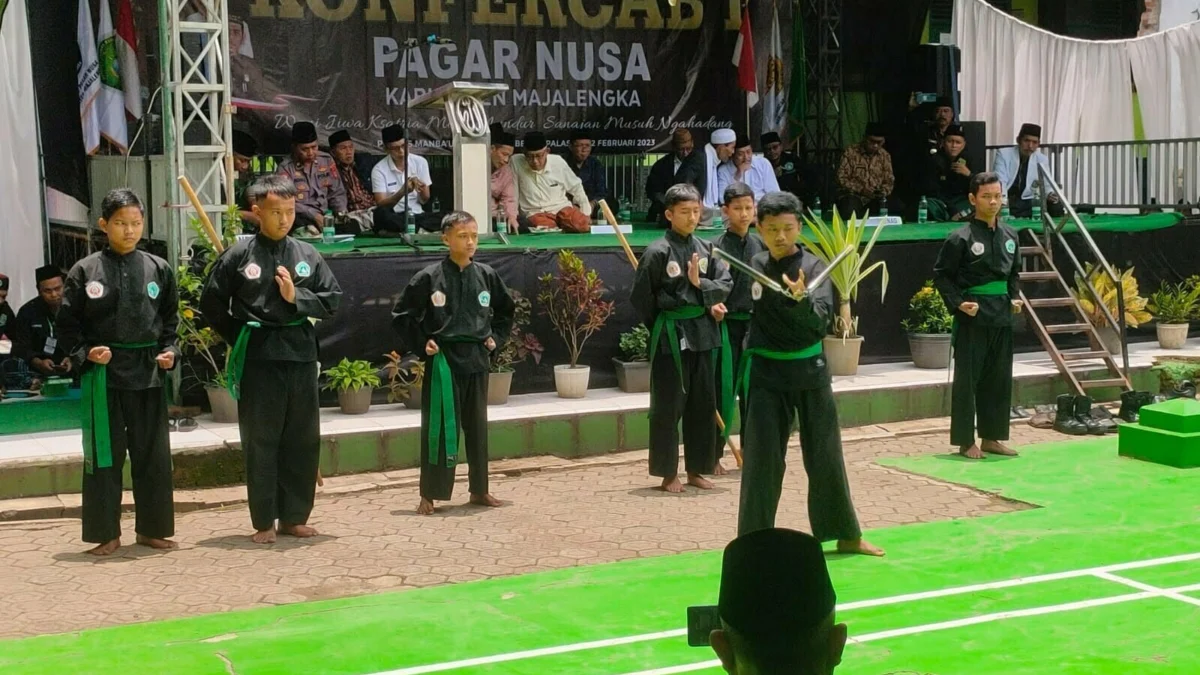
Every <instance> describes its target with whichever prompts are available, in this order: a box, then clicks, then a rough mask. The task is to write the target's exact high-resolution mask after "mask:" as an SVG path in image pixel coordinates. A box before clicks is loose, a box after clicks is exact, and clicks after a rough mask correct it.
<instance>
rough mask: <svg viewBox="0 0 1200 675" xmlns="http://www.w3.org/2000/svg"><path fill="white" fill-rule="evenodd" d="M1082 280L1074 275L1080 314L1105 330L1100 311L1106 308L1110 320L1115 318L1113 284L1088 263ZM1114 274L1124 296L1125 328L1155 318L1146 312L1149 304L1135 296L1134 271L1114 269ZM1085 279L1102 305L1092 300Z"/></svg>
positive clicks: (1114, 288)
mask: <svg viewBox="0 0 1200 675" xmlns="http://www.w3.org/2000/svg"><path fill="white" fill-rule="evenodd" d="M1083 273H1084V274H1083V276H1080V275H1079V274H1078V273H1076V274H1075V296H1076V297H1077V298H1078V299H1079V304H1080V305H1081V306H1082V307H1083V311H1084V312H1086V313H1087V315H1088V318H1089V319H1091V321H1092V324H1093V325H1096V326H1108V325H1109V324H1108V319H1107V317H1105V315H1104V310H1103V309H1101V307H1107V308H1108V311H1109V313H1111V314H1112V315H1113V317H1117V315H1118V311H1117V287H1116V285H1115V284H1114V283H1113V280H1112V279H1111V278H1110V277H1109V276H1108V275H1107V274H1105V273H1104V269H1103V268H1100V267H1097V266H1094V265H1092V263H1088V264H1087V266H1085V267H1084V268H1083ZM1113 274H1115V275H1117V279H1119V280H1120V282H1121V289H1122V291H1123V293H1124V296H1125V325H1126V326H1128V327H1130V328H1137V327H1138V326H1140V325H1142V324H1144V323H1147V322H1149V321H1150V320H1151V319H1153V318H1154V315H1153V314H1151V313H1150V312H1149V311H1147V310H1146V305H1147V304H1148V303H1147V301H1146V299H1145V298H1143V297H1142V296H1140V295H1138V282H1137V279H1135V278H1134V276H1133V268H1132V267H1130V268H1129V269H1127V270H1125V271H1124V272H1122V271H1121V270H1120V269H1119V268H1116V267H1114V268H1113ZM1085 278H1087V279H1089V280H1090V281H1091V282H1092V286H1093V287H1095V289H1096V292H1097V293H1099V294H1100V299H1101V302H1103V305H1101V304H1099V303H1097V302H1096V299H1095V298H1094V297H1093V296H1092V292H1091V291H1089V290H1088V287H1087V284H1086V283H1085V282H1084V279H1085Z"/></svg>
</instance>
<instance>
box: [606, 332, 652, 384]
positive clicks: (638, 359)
mask: <svg viewBox="0 0 1200 675" xmlns="http://www.w3.org/2000/svg"><path fill="white" fill-rule="evenodd" d="M619 346H620V349H621V356H622V358H617V357H615V356H614V357H613V365H614V366H616V368H617V387H619V388H620V389H621V391H624V392H629V393H640V392H644V391H650V331H649V330H647V329H646V326H645V324H640V323H639V324H638V325H636V326H634V328H633V330H631V331H629V332H626V333H621V341H620V344H619ZM622 359H623V360H622Z"/></svg>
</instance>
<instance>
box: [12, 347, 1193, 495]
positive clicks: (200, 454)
mask: <svg viewBox="0 0 1200 675" xmlns="http://www.w3.org/2000/svg"><path fill="white" fill-rule="evenodd" d="M1182 354H1186V355H1190V356H1200V344H1198V343H1195V342H1193V343H1192V344H1191V345H1190V346H1189V347H1188V348H1187V349H1184V350H1178V351H1170V352H1168V351H1164V350H1160V349H1158V348H1157V347H1151V346H1148V345H1134V346H1132V348H1131V349H1130V365H1131V368H1132V370H1133V373H1132V375H1133V379H1134V382H1135V385H1136V386H1137V387H1138V388H1139V389H1145V390H1150V391H1157V388H1158V378H1157V376H1156V375H1155V374H1154V373H1152V372H1150V366H1151V365H1152V360H1153V358H1154V357H1155V356H1164V355H1182ZM1096 375H1097V377H1101V376H1102V375H1103V370H1102V369H1100V368H1099V364H1097V371H1096ZM947 379H948V378H947V371H945V370H918V369H916V368H914V367H913V366H912V365H911V364H881V365H876V366H865V367H863V368H861V369H860V371H859V374H858V375H857V376H855V377H838V378H835V383H834V392H835V395H836V397H837V401H838V411H839V421H840V422H841V424H842V426H843V427H864V426H870V425H877V424H886V423H891V422H902V421H905V420H916V419H926V418H931V417H941V416H945V415H948V414H949V410H950V396H949V384H948V382H947ZM1014 380H1015V386H1014V389H1013V402H1014V405H1024V406H1032V405H1036V404H1041V403H1049V402H1052V401H1053V400H1054V397H1055V396H1057V395H1058V394H1060V393H1064V392H1066V391H1067V385H1066V383H1065V382H1064V381H1063V380H1062V378H1061V376H1060V375H1059V374H1058V372H1057V371H1056V370H1055V368H1054V364H1053V363H1052V362H1051V361H1050V359H1049V358H1048V357H1047V356H1046V354H1044V353H1042V354H1028V355H1021V356H1018V359H1017V363H1016V364H1015V368H1014ZM1117 393H1118V392H1117V390H1115V389H1109V390H1105V389H1099V390H1095V391H1094V395H1095V396H1096V397H1097V399H1098V400H1111V399H1112V398H1115V397H1116V396H1117ZM648 406H649V395H648V394H625V393H622V392H620V391H619V390H616V389H599V390H592V391H590V392H589V393H588V397H587V398H586V399H583V400H566V399H560V398H557V397H556V396H555V395H553V394H528V395H519V396H513V397H511V398H510V399H509V404H508V405H505V406H495V407H492V408H490V409H489V417H490V424H489V438H488V442H489V447H490V456H491V458H492V459H496V460H499V459H513V458H521V457H533V456H545V455H551V456H554V457H559V458H566V459H571V458H577V457H583V456H590V455H602V454H605V453H612V452H621V451H628V450H637V449H642V448H645V447H646V445H647V430H648V420H647V409H648ZM198 421H199V423H200V426H199V428H198V429H196V430H194V431H190V432H183V433H179V432H176V433H172V434H171V446H172V453H173V455H174V465H175V486H176V488H177V489H180V490H185V489H191V488H205V487H215V486H222V485H236V484H239V483H241V482H243V480H244V467H243V460H242V453H241V448H240V445H239V437H238V428H237V425H235V424H216V423H214V422H212V420H211V418H208V417H207V416H206V417H202V418H201V419H200V420H198ZM881 432H882V430H881ZM419 438H420V414H419V412H418V411H416V410H408V409H406V408H404V407H402V406H400V405H386V406H375V407H374V408H372V410H371V411H370V412H368V413H367V414H365V415H354V416H351V415H342V414H340V413H339V412H337V411H336V410H335V409H328V408H327V409H324V410H322V411H321V440H322V444H321V471H322V474H323V475H325V476H336V475H343V474H355V473H365V472H379V471H389V470H395V469H408V468H412V467H415V466H417V465H418V457H419V454H418V452H419V443H420V440H419ZM127 466H128V465H127ZM82 472H83V462H82V457H81V440H80V432H79V431H78V430H74V431H56V432H46V433H37V434H27V435H16V436H5V437H0V499H14V498H20V497H37V496H44V495H55V494H69V493H76V492H78V491H79V490H80V484H81V480H82ZM126 480H127V484H128V477H126Z"/></svg>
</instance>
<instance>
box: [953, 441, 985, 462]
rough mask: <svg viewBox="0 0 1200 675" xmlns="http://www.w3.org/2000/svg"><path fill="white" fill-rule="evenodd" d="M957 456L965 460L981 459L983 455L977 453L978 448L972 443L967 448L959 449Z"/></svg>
mask: <svg viewBox="0 0 1200 675" xmlns="http://www.w3.org/2000/svg"><path fill="white" fill-rule="evenodd" d="M958 454H960V455H962V456H963V457H966V458H967V459H983V453H982V452H980V451H979V446H978V445H975V444H974V443H972V444H971V447H969V448H959V449H958Z"/></svg>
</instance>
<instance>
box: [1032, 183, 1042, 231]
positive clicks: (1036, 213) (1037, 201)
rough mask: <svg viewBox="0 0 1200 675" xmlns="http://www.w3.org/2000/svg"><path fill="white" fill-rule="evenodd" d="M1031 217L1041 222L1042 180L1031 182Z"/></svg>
mask: <svg viewBox="0 0 1200 675" xmlns="http://www.w3.org/2000/svg"><path fill="white" fill-rule="evenodd" d="M1033 219H1034V221H1036V222H1038V223H1041V222H1042V181H1040V180H1037V181H1034V182H1033Z"/></svg>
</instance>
